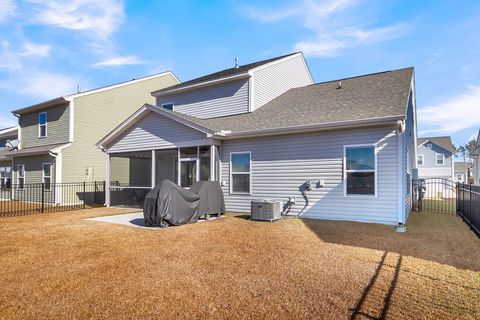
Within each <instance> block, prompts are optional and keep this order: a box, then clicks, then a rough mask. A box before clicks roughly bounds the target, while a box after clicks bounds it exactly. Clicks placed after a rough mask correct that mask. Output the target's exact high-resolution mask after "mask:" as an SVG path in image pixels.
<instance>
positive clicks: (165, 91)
mask: <svg viewBox="0 0 480 320" xmlns="http://www.w3.org/2000/svg"><path fill="white" fill-rule="evenodd" d="M250 77H251V72H249V71H246V72H242V73H239V74H236V75H233V76H228V77H223V78H219V79H215V80H210V81H203V82H199V83H194V84H191V85H188V86H185V87H180V88H174V89H168V88H165V89H160V90H157V91H153V92H152V93H151V95H152V96H154V97H160V96H164V95H167V94H172V93H178V92H184V91H189V90H193V89H198V88H203V87H208V86H211V85H216V84H220V83H225V82H230V81H234V80H239V79H245V78H250Z"/></svg>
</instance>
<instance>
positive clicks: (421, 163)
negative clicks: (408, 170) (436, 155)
mask: <svg viewBox="0 0 480 320" xmlns="http://www.w3.org/2000/svg"><path fill="white" fill-rule="evenodd" d="M423 159H424V157H423V154H419V155H418V156H417V165H418V166H423Z"/></svg>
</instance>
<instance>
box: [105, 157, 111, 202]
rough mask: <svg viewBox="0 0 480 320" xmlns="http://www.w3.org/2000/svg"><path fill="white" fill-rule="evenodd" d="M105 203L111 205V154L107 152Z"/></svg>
mask: <svg viewBox="0 0 480 320" xmlns="http://www.w3.org/2000/svg"><path fill="white" fill-rule="evenodd" d="M105 155H106V158H107V159H106V169H105V170H106V172H105V205H106V206H107V207H110V154H108V153H106V154H105Z"/></svg>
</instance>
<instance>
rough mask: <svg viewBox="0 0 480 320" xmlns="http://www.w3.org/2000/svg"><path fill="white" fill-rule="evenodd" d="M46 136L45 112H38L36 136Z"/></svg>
mask: <svg viewBox="0 0 480 320" xmlns="http://www.w3.org/2000/svg"><path fill="white" fill-rule="evenodd" d="M46 136H47V113H46V112H40V113H39V114H38V137H39V138H45V137H46Z"/></svg>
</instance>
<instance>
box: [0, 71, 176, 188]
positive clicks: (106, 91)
mask: <svg viewBox="0 0 480 320" xmlns="http://www.w3.org/2000/svg"><path fill="white" fill-rule="evenodd" d="M178 83H179V81H178V79H177V78H176V77H175V75H174V74H173V73H171V72H164V73H161V74H156V75H152V76H148V77H144V78H140V79H134V80H131V81H127V82H124V83H120V84H115V85H111V86H107V87H103V88H99V89H94V90H90V91H86V92H80V93H77V94H72V95H67V96H63V97H59V98H56V99H53V100H49V101H46V102H42V103H40V104H36V105H33V106H30V107H27V108H22V109H18V110H15V111H12V113H13V114H14V115H15V116H16V117H18V119H19V120H18V123H19V132H18V136H19V141H20V142H19V146H18V149H17V150H13V151H7V152H3V154H2V159H4V160H7V161H9V162H10V163H11V164H12V167H13V168H12V172H13V175H12V182H13V184H14V185H15V184H17V183H18V182H19V181H18V178H19V174H18V171H19V170H20V171H21V170H24V179H23V180H22V182H24V183H41V182H44V179H45V177H47V178H50V179H51V181H52V182H56V183H63V182H83V181H87V182H88V181H102V180H105V155H104V154H103V153H102V152H101V151H100V150H98V149H96V148H95V143H96V142H97V141H98V140H99V139H100V138H102V137H103V136H105V135H106V134H107V133H108V132H110V131H111V130H113V129H114V128H115V127H116V126H117V125H118V123H119V122H121V121H122V120H123V119H125V118H126V117H127V116H128V115H130V114H131V113H132V112H134V111H135V110H137V109H138V108H139V107H140V106H142V105H143V104H145V103H154V102H155V99H154V98H153V97H152V96H151V94H150V93H151V92H152V91H155V90H159V89H164V88H167V87H169V86H172V85H176V84H178ZM48 171H50V172H48Z"/></svg>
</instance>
